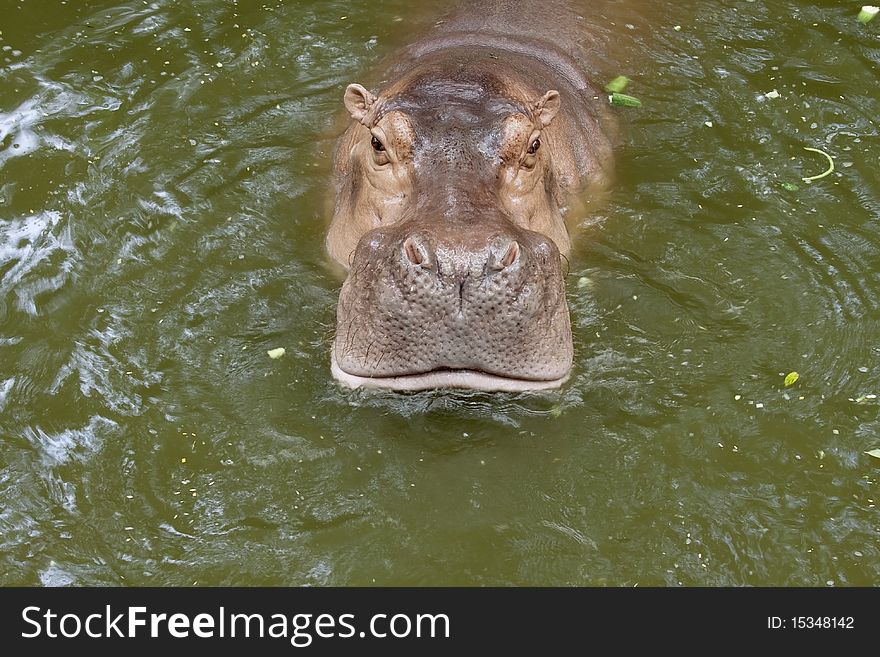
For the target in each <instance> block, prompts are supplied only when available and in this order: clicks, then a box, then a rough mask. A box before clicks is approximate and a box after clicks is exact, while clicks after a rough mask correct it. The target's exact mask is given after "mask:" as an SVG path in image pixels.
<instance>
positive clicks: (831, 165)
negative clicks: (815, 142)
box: [801, 146, 834, 183]
mask: <svg viewBox="0 0 880 657" xmlns="http://www.w3.org/2000/svg"><path fill="white" fill-rule="evenodd" d="M804 150H805V151H810V152H811V153H821V154H822V155H824V156H825V157H826V158H828V168H827V169H825V171H823V172H822V173H820V174H818V175H816V176H807V177H806V178H801V180H803V181H804V182H805V183H808V182H813V181H814V180H819V178H824V177H825V176H827V175H828V174H829V173H831V172H832V171H834V160H832V159H831V156H830V155H829V154H828V153H826V152H825V151H823V150H820V149H818V148H809V147H807V146H804Z"/></svg>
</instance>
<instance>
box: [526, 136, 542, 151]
mask: <svg viewBox="0 0 880 657" xmlns="http://www.w3.org/2000/svg"><path fill="white" fill-rule="evenodd" d="M539 148H541V140H540V139H536V140H535V141H533V142H532V145H531V146H529V150H528V151H527V152H528V154H529V155H534V154H535V153H537V152H538V149H539Z"/></svg>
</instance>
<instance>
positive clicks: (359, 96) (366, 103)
mask: <svg viewBox="0 0 880 657" xmlns="http://www.w3.org/2000/svg"><path fill="white" fill-rule="evenodd" d="M344 102H345V107H346V108H348V111H349V112H351V118H353V119H354V120H355V121H358V122H360V123H363V122H364V119H365V118H366V117H367V113H368V112H369V111H370V107H371V106H372V105H373V103H375V102H376V97H375V96H374V95H373V94H371V93H370V92H369V91H367V90H366V89H364V87H362V86H361V85H359V84H350V85H348V87H347V88H346V89H345V99H344Z"/></svg>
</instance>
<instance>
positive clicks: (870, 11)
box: [859, 5, 880, 23]
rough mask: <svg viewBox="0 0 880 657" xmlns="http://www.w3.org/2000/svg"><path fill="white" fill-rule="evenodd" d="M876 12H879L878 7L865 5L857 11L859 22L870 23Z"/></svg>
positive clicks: (879, 8)
mask: <svg viewBox="0 0 880 657" xmlns="http://www.w3.org/2000/svg"><path fill="white" fill-rule="evenodd" d="M878 13H880V7H873V6H871V5H865V6H864V7H862V8H861V10H860V11H859V23H870V22H871V21H872V20H874V16H876V15H877V14H878Z"/></svg>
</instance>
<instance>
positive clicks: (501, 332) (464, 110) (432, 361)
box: [327, 2, 611, 390]
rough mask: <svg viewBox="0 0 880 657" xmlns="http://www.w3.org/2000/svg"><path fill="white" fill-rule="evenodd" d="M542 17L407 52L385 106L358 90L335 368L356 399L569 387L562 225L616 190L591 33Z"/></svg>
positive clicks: (445, 31)
mask: <svg viewBox="0 0 880 657" xmlns="http://www.w3.org/2000/svg"><path fill="white" fill-rule="evenodd" d="M532 4H533V3H529V2H526V3H523V2H517V3H506V2H500V3H495V4H492V3H489V4H488V5H487V4H486V3H481V4H480V5H479V6H478V7H473V6H471V7H464V8H462V9H461V10H459V11H458V12H456V13H454V14H453V15H452V16H451V17H450V18H449V19H448V20H446V21H444V22H442V23H440V24H439V26H438V27H437V28H436V29H435V31H434V32H433V33H432V34H430V35H429V36H428V37H427V38H425V39H424V40H421V41H419V42H417V43H415V44H413V45H412V46H410V47H408V48H407V49H406V50H404V51H403V52H402V53H400V55H399V56H398V57H397V58H396V61H395V63H394V65H392V66H391V67H390V69H389V71H388V72H387V74H386V75H385V79H386V80H388V81H389V82H388V83H387V84H386V85H385V86H384V87H383V88H382V89H381V90H379V91H378V93H377V94H374V93H372V92H371V91H368V90H367V89H365V88H364V87H362V86H360V85H355V84H353V85H349V87H348V89H347V90H346V95H345V104H346V107H347V109H348V111H349V112H350V114H351V116H352V118H353V119H354V121H353V122H352V124H351V126H350V127H349V128H348V130H347V131H346V132H345V134H344V135H343V136H342V137H341V139H340V142H339V145H338V148H337V153H336V159H335V173H336V177H337V199H336V207H335V212H334V217H333V221H332V223H331V226H330V230H329V233H328V237H327V247H328V251H329V253H330V255H331V256H332V257H333V258H334V259H335V260H337V261H338V262H340V263H341V264H343V265H344V266H346V267H348V268H349V272H348V277H347V279H346V281H345V283H344V284H343V288H342V291H341V293H340V297H339V305H338V310H337V329H336V338H335V341H334V345H333V352H332V355H331V360H332V370H333V374H334V376H335V377H336V378H337V379H338V380H339V381H341V382H342V383H344V384H347V385H350V386H361V385H367V386H375V387H387V388H393V389H406V390H418V389H424V388H433V387H449V386H452V387H465V388H476V389H483V390H535V389H545V388H552V387H557V386H559V385H560V384H561V383H562V382H564V381H565V380H566V378H567V377H568V374H569V371H570V369H571V364H572V339H571V328H570V322H569V314H568V307H567V304H566V301H565V286H564V278H563V273H562V257H564V256H567V255H568V253H569V250H570V245H571V242H570V238H569V234H568V231H567V228H566V225H565V220H564V213H565V208H566V205H567V204H568V202H569V199H570V196H571V195H572V194H573V193H574V192H576V191H578V190H579V189H582V188H584V187H586V186H587V185H588V184H591V183H601V182H603V181H604V180H606V179H607V178H608V171H609V169H610V164H611V144H610V139H609V137H608V135H607V134H606V132H605V130H604V122H605V117H604V113H605V111H606V109H605V108H606V104H605V103H603V99H602V97H601V96H600V94H599V93H598V92H597V90H596V89H595V88H594V87H593V85H592V84H591V82H590V79H589V70H588V68H589V64H588V48H587V47H585V46H584V45H582V44H584V43H589V40H588V39H587V38H586V31H585V30H580V29H579V28H578V22H579V21H580V22H581V23H583V20H582V19H581V18H579V17H578V16H577V14H576V13H575V12H574V11H573V10H572V9H570V8H569V7H568V6H567V5H565V4H563V3H552V2H541V3H534V6H531V5H532ZM530 9H531V10H533V11H529V10H530Z"/></svg>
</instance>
